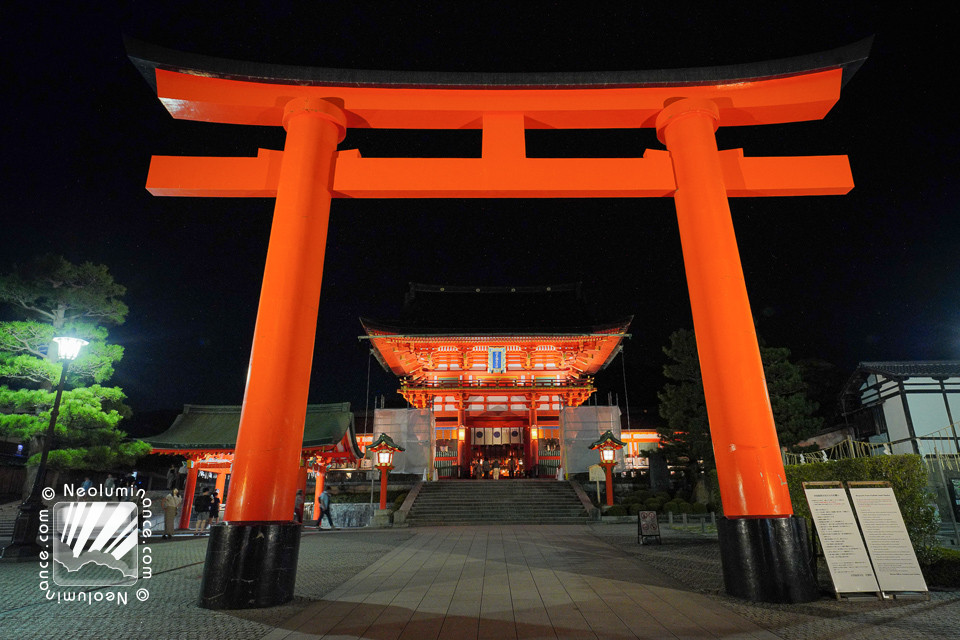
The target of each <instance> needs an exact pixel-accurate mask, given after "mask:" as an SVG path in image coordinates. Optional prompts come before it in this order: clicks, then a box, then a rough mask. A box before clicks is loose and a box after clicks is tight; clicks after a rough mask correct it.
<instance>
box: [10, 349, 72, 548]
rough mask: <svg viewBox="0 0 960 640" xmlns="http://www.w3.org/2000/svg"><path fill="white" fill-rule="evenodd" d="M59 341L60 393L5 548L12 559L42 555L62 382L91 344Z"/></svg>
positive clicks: (54, 403) (58, 391) (58, 390)
mask: <svg viewBox="0 0 960 640" xmlns="http://www.w3.org/2000/svg"><path fill="white" fill-rule="evenodd" d="M53 341H54V342H56V343H57V356H58V359H59V360H62V361H63V369H62V370H61V372H60V384H58V385H57V396H56V398H55V399H54V401H53V409H52V410H51V411H50V425H49V426H48V427H47V433H46V435H45V436H44V438H43V449H42V450H41V453H40V464H39V465H38V466H37V475H36V477H35V478H34V479H33V490H31V491H30V496H29V497H28V498H27V499H26V500H24V501H23V503H22V504H21V505H20V510H19V511H18V513H17V520H16V522H15V523H14V526H13V540H12V541H11V544H10V545H8V546H7V547H6V548H5V549H4V550H3V556H2V557H3V558H4V559H10V560H32V559H33V558H36V557H37V556H38V555H40V551H41V550H42V547H41V546H40V545H38V544H37V535H38V534H39V532H40V512H41V511H43V509H44V504H43V499H42V496H41V491H42V489H43V481H44V476H46V474H47V456H48V455H49V453H50V444H51V443H52V442H53V432H54V428H55V427H56V425H57V416H58V415H60V399H61V398H62V397H63V383H64V381H66V379H67V369H69V368H70V363H71V362H72V361H73V360H75V359H76V357H77V356H78V355H79V354H80V349H81V348H82V347H83V346H84V345H86V344H88V343H87V341H86V340H83V339H81V338H71V337H60V338H54V339H53Z"/></svg>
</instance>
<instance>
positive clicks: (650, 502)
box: [643, 498, 663, 511]
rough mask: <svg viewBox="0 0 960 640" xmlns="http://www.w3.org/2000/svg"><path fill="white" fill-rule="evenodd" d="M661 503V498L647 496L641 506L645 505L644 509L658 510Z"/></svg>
mask: <svg viewBox="0 0 960 640" xmlns="http://www.w3.org/2000/svg"><path fill="white" fill-rule="evenodd" d="M662 505H663V500H660V499H659V498H647V500H646V501H645V502H644V503H643V506H644V507H646V509H645V511H660V507H661V506H662Z"/></svg>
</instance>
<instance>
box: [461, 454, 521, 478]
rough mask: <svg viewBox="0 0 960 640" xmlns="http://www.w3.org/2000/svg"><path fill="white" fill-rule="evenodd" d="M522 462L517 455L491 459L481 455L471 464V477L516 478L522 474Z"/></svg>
mask: <svg viewBox="0 0 960 640" xmlns="http://www.w3.org/2000/svg"><path fill="white" fill-rule="evenodd" d="M522 464H523V463H522V461H519V462H518V461H517V458H516V457H515V456H509V457H507V458H504V459H500V458H493V459H490V458H484V457H483V456H479V457H477V458H475V459H474V461H473V464H471V465H470V477H471V478H474V479H475V480H480V479H484V478H486V479H493V480H499V479H500V478H516V477H519V476H520V467H521V466H522Z"/></svg>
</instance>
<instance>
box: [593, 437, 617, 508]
mask: <svg viewBox="0 0 960 640" xmlns="http://www.w3.org/2000/svg"><path fill="white" fill-rule="evenodd" d="M590 448H591V449H599V450H600V466H602V467H603V469H604V471H605V472H606V475H607V506H608V507H612V506H613V467H614V465H616V464H617V451H618V450H619V449H623V442H621V441H620V440H618V439H617V438H616V436H614V435H613V432H611V431H610V430H609V429H608V430H607V432H606V433H604V434H603V435H602V436H600V439H599V440H597V441H596V442H594V443H593V444H591V445H590Z"/></svg>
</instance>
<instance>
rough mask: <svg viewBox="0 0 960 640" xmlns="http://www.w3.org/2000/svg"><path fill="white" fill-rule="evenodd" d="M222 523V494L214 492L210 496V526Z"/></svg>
mask: <svg viewBox="0 0 960 640" xmlns="http://www.w3.org/2000/svg"><path fill="white" fill-rule="evenodd" d="M218 522H220V492H219V491H214V492H213V495H212V496H210V526H213V525H215V524H217V523H218Z"/></svg>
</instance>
